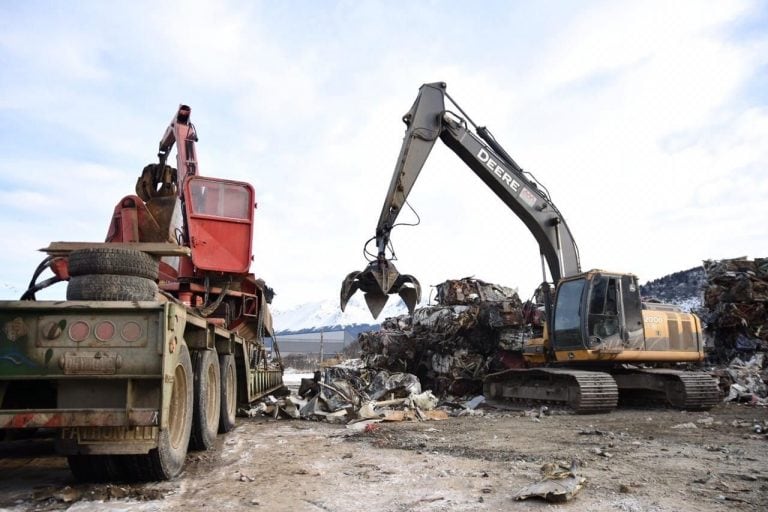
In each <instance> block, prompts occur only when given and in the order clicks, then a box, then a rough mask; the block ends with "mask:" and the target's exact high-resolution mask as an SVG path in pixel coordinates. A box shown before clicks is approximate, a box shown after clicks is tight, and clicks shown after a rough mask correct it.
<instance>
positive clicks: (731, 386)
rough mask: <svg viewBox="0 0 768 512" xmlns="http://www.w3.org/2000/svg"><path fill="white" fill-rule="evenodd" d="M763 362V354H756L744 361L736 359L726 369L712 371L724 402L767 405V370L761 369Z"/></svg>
mask: <svg viewBox="0 0 768 512" xmlns="http://www.w3.org/2000/svg"><path fill="white" fill-rule="evenodd" d="M764 360H765V354H762V353H756V354H755V355H753V356H752V357H751V358H750V359H746V360H742V359H741V358H738V357H736V358H734V359H733V361H731V363H730V364H729V365H728V366H727V367H726V368H717V369H715V370H714V372H713V374H714V375H715V376H717V377H718V378H719V380H720V388H721V389H722V390H723V391H724V392H725V401H726V402H740V403H746V404H749V405H768V384H766V383H768V369H763V364H764Z"/></svg>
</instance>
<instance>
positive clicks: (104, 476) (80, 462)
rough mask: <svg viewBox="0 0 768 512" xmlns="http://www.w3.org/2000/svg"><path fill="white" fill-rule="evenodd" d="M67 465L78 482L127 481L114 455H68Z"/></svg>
mask: <svg viewBox="0 0 768 512" xmlns="http://www.w3.org/2000/svg"><path fill="white" fill-rule="evenodd" d="M67 464H68V465H69V469H70V471H72V475H74V477H75V480H77V481H78V482H90V483H104V482H119V481H122V480H125V479H126V474H125V473H124V472H123V470H122V468H121V465H120V463H119V462H118V460H117V457H116V456H114V455H85V454H77V455H68V456H67Z"/></svg>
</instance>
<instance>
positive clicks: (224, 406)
mask: <svg viewBox="0 0 768 512" xmlns="http://www.w3.org/2000/svg"><path fill="white" fill-rule="evenodd" d="M219 368H220V373H221V417H220V418H219V432H220V433H222V434H223V433H225V432H229V431H230V430H232V429H233V428H235V414H236V413H237V370H236V369H235V356H233V355H232V354H222V355H220V356H219Z"/></svg>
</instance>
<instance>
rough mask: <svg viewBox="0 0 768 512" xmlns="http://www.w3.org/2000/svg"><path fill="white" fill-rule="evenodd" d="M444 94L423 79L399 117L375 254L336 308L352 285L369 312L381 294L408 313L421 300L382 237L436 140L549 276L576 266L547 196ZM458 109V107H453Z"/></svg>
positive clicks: (376, 308) (350, 279)
mask: <svg viewBox="0 0 768 512" xmlns="http://www.w3.org/2000/svg"><path fill="white" fill-rule="evenodd" d="M446 99H448V100H449V101H451V103H453V104H454V105H455V103H454V102H453V100H451V98H450V96H448V94H447V93H446V85H445V83H442V82H437V83H430V84H424V85H423V86H422V87H421V89H420V90H419V95H418V96H417V98H416V101H414V103H413V106H412V107H411V109H410V110H409V111H408V113H407V114H405V116H403V121H404V122H405V124H406V126H407V128H406V131H405V136H404V138H403V144H402V147H401V149H400V154H399V156H398V158H397V162H396V164H395V170H394V173H393V174H392V180H391V182H390V185H389V189H388V190H387V194H386V196H385V198H384V205H383V207H382V210H381V214H380V215H379V221H378V223H377V225H376V235H375V240H376V249H377V255H376V259H375V260H373V261H371V262H369V264H368V266H367V267H366V268H365V269H364V270H363V271H362V272H352V273H350V274H348V275H347V277H346V278H345V279H344V281H343V283H342V288H341V309H342V310H344V308H345V307H346V305H347V302H348V301H349V299H350V298H351V297H352V295H354V293H355V292H356V291H357V290H361V291H363V292H364V293H365V299H366V302H367V304H368V307H369V309H370V310H371V313H372V314H373V316H374V317H377V316H378V315H379V313H380V312H381V310H382V309H383V307H384V305H385V304H386V301H387V295H388V294H392V293H398V294H399V295H400V296H401V297H402V298H403V301H404V302H405V304H406V306H407V307H408V311H409V312H413V309H414V308H415V306H416V304H417V303H418V302H419V300H420V298H421V287H420V285H419V283H418V281H417V280H416V278H414V277H413V276H410V275H401V274H400V273H399V272H398V271H397V270H396V269H395V266H394V264H393V263H392V261H391V260H390V259H388V258H387V255H386V250H387V247H388V245H389V242H390V234H391V231H392V228H393V227H394V226H395V222H396V220H397V217H398V215H399V214H400V212H401V211H402V208H403V206H404V205H405V202H406V200H407V198H408V195H409V194H410V192H411V189H412V188H413V185H414V183H415V182H416V179H417V178H418V176H419V173H420V172H421V169H422V167H423V166H424V163H425V162H426V160H427V158H428V157H429V154H430V152H431V151H432V148H433V147H434V145H435V142H436V141H437V140H438V139H440V140H441V141H443V143H445V145H446V146H448V147H449V148H450V149H451V150H452V151H453V152H454V153H456V155H457V156H458V157H459V158H461V160H462V161H463V162H464V163H465V164H466V165H467V166H468V167H469V168H470V169H472V171H473V172H474V173H475V174H477V176H478V177H479V178H480V179H481V180H483V182H485V184H486V185H488V187H489V188H491V190H493V191H494V193H496V195H497V196H498V197H499V198H500V199H501V200H502V201H504V203H505V204H506V205H507V206H508V207H509V208H510V209H511V210H513V211H514V212H515V214H516V215H517V216H518V217H519V218H520V219H521V220H522V221H523V222H524V223H525V225H526V226H527V227H528V229H529V230H530V231H531V233H532V234H533V236H534V237H535V239H536V241H537V242H538V244H539V247H540V250H541V254H542V256H543V258H544V259H545V260H546V262H547V266H548V268H549V272H550V275H551V276H552V279H553V280H554V281H555V282H557V281H559V280H560V279H561V278H563V277H567V276H571V275H575V274H578V273H579V272H580V271H581V267H580V263H579V255H578V249H577V247H576V243H575V241H574V239H573V236H572V235H571V232H570V230H569V229H568V226H567V225H566V223H565V220H564V219H563V217H562V215H561V214H560V212H559V211H558V210H557V208H556V207H555V205H554V204H552V202H551V201H550V200H549V197H548V195H547V194H546V192H545V191H544V189H543V187H541V186H540V185H538V184H537V183H536V181H535V179H533V177H532V176H531V175H530V174H528V173H526V172H525V171H523V170H522V169H521V168H520V167H519V166H518V165H517V163H515V161H514V160H513V159H512V158H511V157H510V156H509V155H508V154H507V153H506V151H504V149H503V148H502V147H501V146H500V145H499V144H498V143H497V142H496V140H495V139H493V137H492V136H491V135H490V133H489V132H488V130H487V129H485V128H482V127H481V128H476V132H473V131H471V130H470V128H469V124H470V123H471V121H469V118H468V117H467V116H464V117H460V116H459V115H457V114H455V113H453V112H450V111H448V110H446V108H445V102H446ZM455 106H456V108H457V109H458V110H459V111H460V112H461V108H460V107H458V105H455Z"/></svg>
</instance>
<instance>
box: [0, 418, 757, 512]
mask: <svg viewBox="0 0 768 512" xmlns="http://www.w3.org/2000/svg"><path fill="white" fill-rule="evenodd" d="M483 413H484V414H483V416H471V417H460V418H449V419H447V420H444V421H428V422H401V423H380V424H377V425H376V427H375V428H373V429H369V431H362V432H358V431H354V430H352V429H349V428H346V427H345V426H344V425H332V424H327V423H319V422H308V421H301V420H273V419H267V418H253V419H240V420H239V423H238V426H237V427H236V428H235V430H234V431H232V432H230V433H229V434H226V435H223V436H220V439H219V443H218V446H217V447H216V449H215V450H210V451H207V452H193V453H190V455H189V456H188V459H187V465H186V469H185V471H184V473H183V474H182V476H181V477H179V478H178V479H176V480H174V481H171V482H162V483H152V484H131V485H120V484H112V485H105V484H99V485H94V484H89V485H84V484H76V483H75V482H74V481H73V480H72V477H71V476H70V474H69V471H68V469H67V465H66V461H65V460H64V459H63V458H60V457H55V456H53V455H51V451H50V450H51V444H50V442H48V441H44V440H39V439H38V440H25V441H22V440H17V441H13V442H6V443H0V457H2V458H0V510H9V511H21V510H69V511H88V510H107V511H153V510H168V511H189V510H203V511H204V510H216V511H224V510H254V511H258V510H264V511H267V510H268V511H282V510H286V511H288V510H291V511H304V510H306V511H334V512H345V511H350V512H351V511H355V512H359V511H361V510H371V511H373V510H375V511H388V512H397V511H475V510H553V509H560V510H573V511H575V510H579V511H582V510H585V511H590V510H593V511H602V510H618V511H632V512H634V511H667V510H696V511H716V510H766V507H768V464H767V463H768V439H767V438H766V436H765V434H762V433H760V434H758V433H755V428H754V426H755V424H760V425H766V422H768V410H766V409H765V408H757V407H751V406H746V405H737V404H722V405H719V406H717V407H716V408H715V409H713V410H712V411H710V412H708V413H685V412H680V411H675V410H670V409H659V408H629V409H627V408H624V409H620V410H618V411H614V412H613V413H610V414H603V415H595V416H577V415H573V414H566V413H558V411H554V412H553V414H551V415H544V416H541V417H540V418H538V417H536V416H537V415H536V414H531V413H530V411H528V412H527V413H526V411H519V410H510V409H496V410H489V409H486V410H484V411H483ZM573 460H577V461H578V462H577V464H578V465H579V468H578V469H577V470H576V472H577V474H579V475H581V476H583V477H585V478H586V479H587V480H586V483H585V485H584V487H583V489H582V490H581V491H580V492H579V493H578V495H577V496H576V497H575V498H574V499H573V500H572V501H570V502H568V503H564V504H549V503H547V502H545V501H543V500H540V499H532V500H526V501H513V499H512V495H513V494H514V493H515V492H516V491H518V490H519V489H520V488H522V487H524V486H526V485H528V484H531V483H533V482H535V481H537V480H538V479H539V478H540V476H541V473H540V469H541V468H542V466H543V465H545V464H548V463H553V464H562V465H564V466H570V465H571V463H572V461H573Z"/></svg>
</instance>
